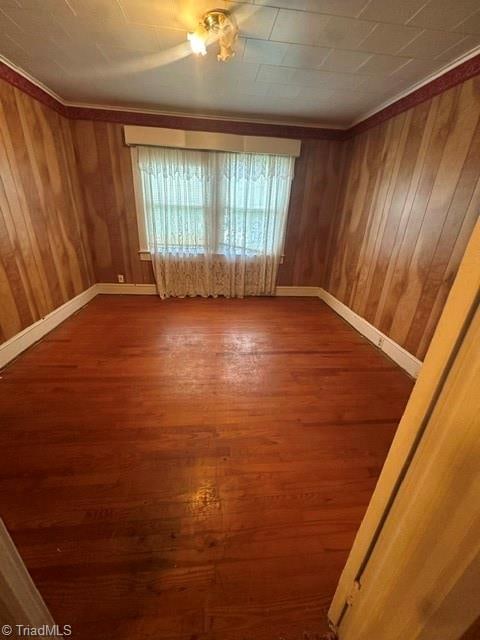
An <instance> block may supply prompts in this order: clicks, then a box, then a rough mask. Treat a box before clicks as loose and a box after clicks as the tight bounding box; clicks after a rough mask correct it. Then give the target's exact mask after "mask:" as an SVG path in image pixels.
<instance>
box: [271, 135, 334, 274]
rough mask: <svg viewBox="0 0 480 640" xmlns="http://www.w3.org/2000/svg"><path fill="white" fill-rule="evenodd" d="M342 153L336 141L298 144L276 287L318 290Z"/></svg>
mask: <svg viewBox="0 0 480 640" xmlns="http://www.w3.org/2000/svg"><path fill="white" fill-rule="evenodd" d="M342 151H343V144H342V143H340V142H337V141H328V140H303V141H302V152H301V155H300V157H299V158H297V159H296V161H295V176H294V179H293V182H292V191H291V197H290V208H289V212H288V221H287V230H286V236H285V250H284V253H285V257H284V261H283V264H282V265H280V270H279V274H278V284H279V285H299V286H302V285H304V286H318V285H319V283H320V282H321V281H322V279H323V272H324V267H325V263H326V256H327V245H328V238H329V231H330V225H331V221H332V214H333V212H334V211H335V206H336V199H337V194H338V189H339V184H340V174H341V168H342V162H343V154H342Z"/></svg>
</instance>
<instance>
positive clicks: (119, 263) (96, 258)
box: [70, 120, 154, 283]
mask: <svg viewBox="0 0 480 640" xmlns="http://www.w3.org/2000/svg"><path fill="white" fill-rule="evenodd" d="M70 126H71V130H72V135H73V139H74V147H75V156H76V160H77V166H78V171H79V176H80V180H81V182H82V186H83V193H84V203H85V211H86V216H87V225H88V234H89V239H90V246H91V249H92V257H93V264H94V269H95V276H96V280H97V282H117V275H118V274H122V275H124V277H125V282H134V283H149V282H154V280H153V273H152V268H151V265H150V263H145V262H142V261H141V260H140V258H139V255H138V249H139V245H138V229H137V219H136V209H135V196H134V191H133V176H132V167H131V159H130V149H129V148H128V147H126V146H125V144H124V142H123V131H122V125H120V124H110V123H105V122H91V121H86V120H78V121H72V122H71V123H70Z"/></svg>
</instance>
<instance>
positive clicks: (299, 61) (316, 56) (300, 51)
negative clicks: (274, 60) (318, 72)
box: [282, 44, 330, 69]
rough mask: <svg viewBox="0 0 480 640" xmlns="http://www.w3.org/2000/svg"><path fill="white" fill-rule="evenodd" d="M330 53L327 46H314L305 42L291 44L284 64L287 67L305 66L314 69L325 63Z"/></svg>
mask: <svg viewBox="0 0 480 640" xmlns="http://www.w3.org/2000/svg"><path fill="white" fill-rule="evenodd" d="M329 53H330V49H328V48H327V47H312V46H309V45H305V44H289V45H288V49H287V52H286V54H285V56H284V58H283V62H282V64H283V65H284V66H285V67H304V68H306V69H309V68H312V69H314V68H317V67H319V66H320V65H321V64H322V63H323V61H324V60H325V58H326V57H327V55H328V54H329Z"/></svg>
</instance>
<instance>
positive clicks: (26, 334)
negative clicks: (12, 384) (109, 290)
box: [0, 284, 97, 368]
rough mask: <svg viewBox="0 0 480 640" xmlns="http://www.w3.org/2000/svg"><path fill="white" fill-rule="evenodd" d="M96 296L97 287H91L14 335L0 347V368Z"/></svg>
mask: <svg viewBox="0 0 480 640" xmlns="http://www.w3.org/2000/svg"><path fill="white" fill-rule="evenodd" d="M96 295H97V285H95V284H94V285H93V286H91V287H90V288H89V289H86V290H85V291H82V293H79V294H78V296H75V298H72V299H71V300H69V301H68V302H65V304H62V306H61V307H58V309H55V310H54V311H52V312H51V313H49V314H47V315H46V316H45V317H43V318H41V319H40V320H38V321H37V322H34V323H33V324H31V325H30V326H29V327H27V328H26V329H24V330H23V331H20V333H17V334H16V335H14V336H13V337H12V338H10V340H7V341H6V342H4V343H3V344H1V345H0V368H2V367H4V366H5V365H6V364H7V363H8V362H10V361H11V360H13V359H14V358H16V357H17V356H18V355H20V354H21V353H22V351H25V349H28V348H29V347H31V346H32V345H33V344H35V342H38V341H39V340H40V338H43V336H44V335H46V334H47V333H49V332H50V331H51V330H52V329H55V327H57V326H58V325H59V324H60V323H62V322H63V321H64V320H66V319H67V318H68V317H69V316H71V315H72V314H74V313H75V312H76V311H78V310H79V309H81V308H82V307H83V306H85V305H86V304H87V303H88V302H90V300H92V299H93V298H94V297H95V296H96Z"/></svg>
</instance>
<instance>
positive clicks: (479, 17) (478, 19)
mask: <svg viewBox="0 0 480 640" xmlns="http://www.w3.org/2000/svg"><path fill="white" fill-rule="evenodd" d="M454 31H460V32H461V33H470V34H473V35H480V10H478V11H477V12H476V13H474V14H472V15H471V16H470V17H469V18H467V19H466V20H463V21H462V22H460V24H458V25H457V26H456V27H454Z"/></svg>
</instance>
